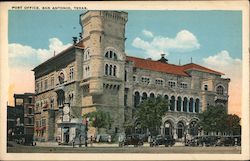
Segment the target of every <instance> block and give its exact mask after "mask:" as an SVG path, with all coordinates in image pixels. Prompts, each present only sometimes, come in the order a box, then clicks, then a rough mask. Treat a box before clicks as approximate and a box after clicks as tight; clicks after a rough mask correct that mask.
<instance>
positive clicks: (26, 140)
mask: <svg viewBox="0 0 250 161" xmlns="http://www.w3.org/2000/svg"><path fill="white" fill-rule="evenodd" d="M14 140H15V142H16V143H17V144H23V145H32V146H34V145H35V142H34V140H33V135H29V134H18V135H15V136H14Z"/></svg>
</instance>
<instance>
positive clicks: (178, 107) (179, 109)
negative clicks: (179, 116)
mask: <svg viewBox="0 0 250 161" xmlns="http://www.w3.org/2000/svg"><path fill="white" fill-rule="evenodd" d="M181 102H182V101H181V97H180V96H179V97H177V111H181Z"/></svg>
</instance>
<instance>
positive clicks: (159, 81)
mask: <svg viewBox="0 0 250 161" xmlns="http://www.w3.org/2000/svg"><path fill="white" fill-rule="evenodd" d="M155 84H156V85H161V86H162V85H163V80H162V79H156V80H155Z"/></svg>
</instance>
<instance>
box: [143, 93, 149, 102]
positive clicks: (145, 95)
mask: <svg viewBox="0 0 250 161" xmlns="http://www.w3.org/2000/svg"><path fill="white" fill-rule="evenodd" d="M147 98H148V95H147V93H146V92H143V93H142V100H143V101H144V100H146V99H147Z"/></svg>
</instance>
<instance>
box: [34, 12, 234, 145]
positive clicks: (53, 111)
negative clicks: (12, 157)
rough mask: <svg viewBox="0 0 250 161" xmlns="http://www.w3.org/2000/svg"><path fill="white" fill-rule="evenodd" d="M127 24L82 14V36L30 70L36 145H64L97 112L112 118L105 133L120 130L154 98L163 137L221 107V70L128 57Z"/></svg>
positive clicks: (121, 17) (224, 92) (115, 15)
mask: <svg viewBox="0 0 250 161" xmlns="http://www.w3.org/2000/svg"><path fill="white" fill-rule="evenodd" d="M127 21H128V15H127V13H126V12H117V11H88V12H86V13H84V14H82V15H80V22H81V26H82V31H83V32H82V35H81V37H80V39H79V40H76V39H75V42H74V44H73V45H72V46H71V47H69V48H68V49H66V50H64V51H62V52H61V53H59V54H57V55H56V56H54V57H52V58H51V59H49V60H47V61H45V62H44V63H42V64H40V65H38V66H37V67H36V68H34V69H33V71H34V74H35V92H36V98H35V100H36V101H35V102H36V103H35V137H36V139H37V140H44V141H48V140H56V139H59V140H61V141H62V142H66V143H70V142H71V141H72V140H73V138H74V137H76V136H77V135H78V134H77V133H79V132H78V129H79V127H80V126H81V125H82V122H83V120H82V116H83V115H84V114H86V113H89V112H92V111H98V110H102V111H105V112H109V113H110V114H111V116H112V118H113V120H114V122H113V124H112V126H111V128H110V129H108V131H107V132H108V133H113V134H114V133H120V132H124V128H123V125H124V122H127V121H132V122H133V121H134V118H133V115H134V112H135V110H136V109H137V108H138V104H139V103H140V102H141V101H142V100H144V99H147V98H148V97H157V96H158V95H162V96H163V97H164V98H166V99H167V100H168V101H169V103H170V108H169V110H168V112H167V113H166V114H165V116H164V117H163V118H162V127H161V133H162V134H165V135H170V134H171V135H176V137H178V138H182V137H183V135H184V133H185V132H187V127H190V128H189V129H192V128H193V127H194V126H195V124H196V123H197V121H198V117H197V114H198V113H199V112H202V111H204V110H205V109H206V107H207V106H208V105H215V104H221V105H223V106H224V107H225V108H227V106H228V84H229V81H230V80H229V79H224V78H222V75H223V74H222V73H220V72H217V71H214V70H211V69H208V68H205V67H202V66H200V65H197V64H194V63H190V64H186V65H174V64H170V63H169V62H168V60H167V59H166V58H165V57H164V55H162V57H159V60H157V61H154V60H150V59H141V58H136V57H131V56H127V55H126V53H125V40H126V38H125V26H126V22H127ZM166 108H167V107H166ZM92 130H94V129H90V132H91V131H92ZM189 131H190V130H189ZM191 131H192V130H191ZM92 132H94V131H92Z"/></svg>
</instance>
